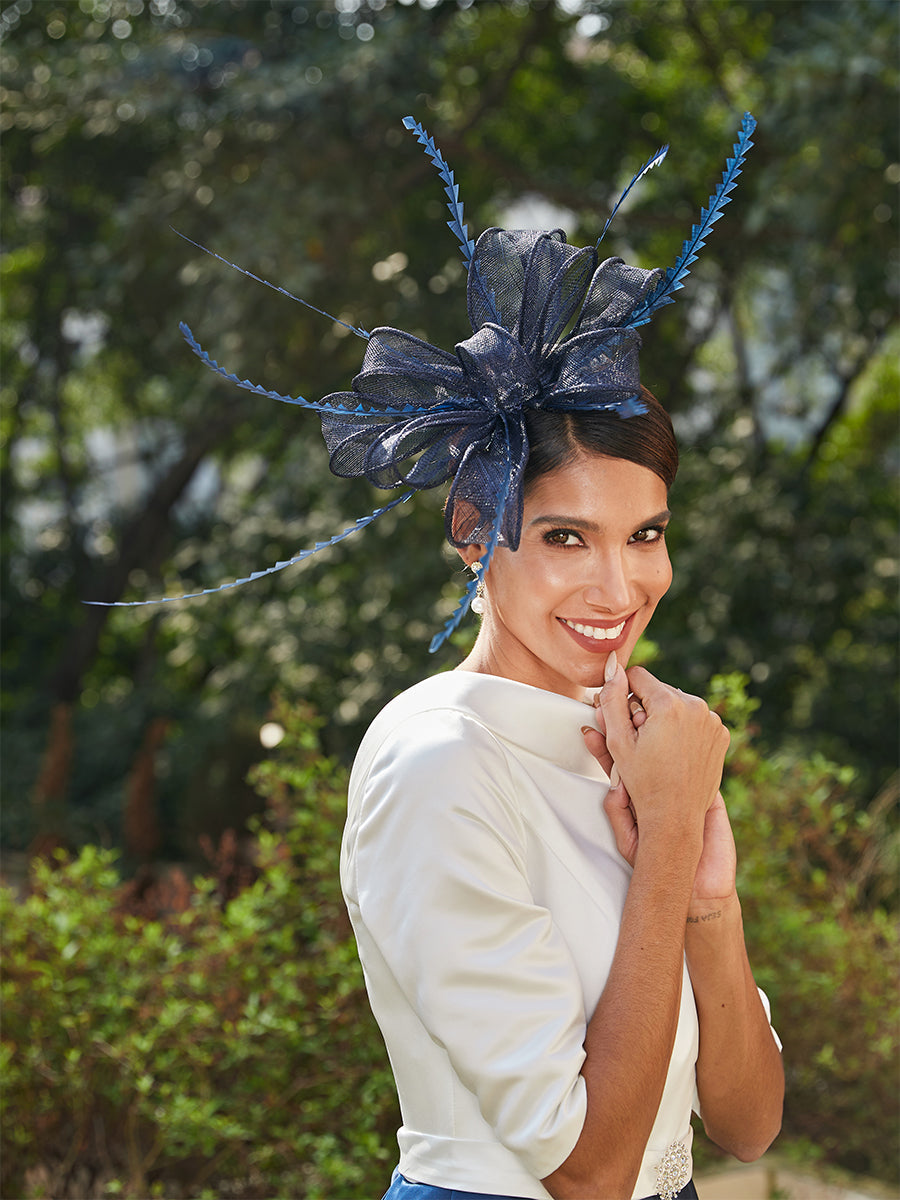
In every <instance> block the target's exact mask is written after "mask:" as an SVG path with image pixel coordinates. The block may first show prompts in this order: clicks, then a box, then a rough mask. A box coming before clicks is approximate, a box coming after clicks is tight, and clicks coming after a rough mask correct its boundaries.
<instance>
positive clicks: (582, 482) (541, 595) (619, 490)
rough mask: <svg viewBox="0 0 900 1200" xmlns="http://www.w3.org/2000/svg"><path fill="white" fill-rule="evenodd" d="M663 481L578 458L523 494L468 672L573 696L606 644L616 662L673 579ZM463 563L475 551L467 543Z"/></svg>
mask: <svg viewBox="0 0 900 1200" xmlns="http://www.w3.org/2000/svg"><path fill="white" fill-rule="evenodd" d="M666 499H667V498H666V485H665V484H664V483H663V481H662V480H661V479H660V478H659V476H658V475H655V474H654V473H653V471H651V470H649V469H648V468H647V467H639V466H637V464H635V463H631V462H626V461H625V460H624V459H620V458H606V457H603V456H600V455H594V454H588V453H582V454H580V455H579V456H578V458H576V459H575V460H574V461H573V462H571V463H569V464H567V465H566V466H564V467H561V468H559V470H557V471H553V472H550V473H549V474H547V475H543V476H540V477H539V478H538V479H537V480H536V481H535V482H534V483H533V485H532V486H531V488H530V489H529V491H528V493H527V494H526V497H525V511H524V518H523V522H522V535H521V540H520V542H519V548H518V550H516V551H511V550H507V549H504V548H502V547H501V548H498V549H497V550H496V551H495V553H494V557H493V560H492V562H491V565H490V568H489V569H488V573H487V577H486V579H485V589H486V604H485V612H484V617H483V622H482V628H481V631H480V633H479V636H478V641H477V643H476V646H475V649H474V650H473V652H472V655H471V656H470V657H469V659H467V661H466V664H465V666H466V667H467V668H469V669H473V670H480V671H487V672H489V673H490V674H495V675H502V676H504V677H506V678H509V679H516V680H518V681H519V682H520V683H528V684H531V685H532V686H534V687H541V688H545V689H546V690H548V691H551V692H558V693H560V694H562V695H566V696H572V697H575V698H577V699H582V698H583V691H584V689H585V688H596V687H599V686H600V685H601V684H602V683H603V669H604V666H605V664H606V659H607V657H608V655H609V652H610V651H611V650H615V652H616V657H617V658H618V660H619V662H620V663H622V664H623V665H625V664H627V662H628V659H629V656H630V655H631V653H632V651H633V650H634V646H635V643H636V642H637V640H638V638H639V637H640V635H641V634H642V633H643V631H644V630H645V629H646V628H647V624H648V622H649V620H650V618H651V617H652V615H653V612H654V610H655V609H656V606H657V604H658V603H659V601H660V600H661V598H662V597H663V596H664V595H665V593H666V591H667V590H668V588H669V584H670V583H671V582H672V567H671V564H670V562H669V555H668V551H667V550H666V542H665V528H666V525H667V523H668V520H669V512H668V509H667V504H666ZM466 549H467V553H466V554H465V555H464V557H465V558H466V561H467V562H471V561H474V560H476V559H477V557H478V554H479V552H481V550H482V549H483V548H480V547H475V546H471V547H467V548H466Z"/></svg>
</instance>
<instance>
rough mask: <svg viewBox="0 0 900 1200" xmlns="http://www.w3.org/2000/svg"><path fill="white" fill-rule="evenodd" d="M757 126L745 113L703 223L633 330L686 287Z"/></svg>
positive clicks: (634, 319)
mask: <svg viewBox="0 0 900 1200" xmlns="http://www.w3.org/2000/svg"><path fill="white" fill-rule="evenodd" d="M755 128H756V121H755V120H754V118H753V117H752V116H751V115H750V113H744V119H743V120H742V121H741V131H740V134H739V136H738V140H737V141H736V142H735V143H734V146H733V148H732V150H733V154H732V157H731V158H729V159H727V160H726V163H725V170H724V171H723V172H722V182H721V183H720V184H719V186H718V188H717V189H716V191H715V192H714V193H713V195H712V196H710V198H709V200H708V201H707V207H706V208H703V209H701V211H700V221H699V224H697V225H694V226H693V227H692V229H691V236H690V237H689V238H687V239H686V240H685V242H684V244H683V245H682V247H681V254H680V255H679V256H678V259H677V261H676V262H675V265H674V266H672V267H669V268H667V270H666V274H665V277H664V278H663V279H661V280H660V282H659V284H658V285H657V287H656V288H655V289H654V291H653V292H652V293H651V294H650V295H649V296H648V297H647V299H646V300H644V301H643V303H642V304H640V305H638V307H637V308H636V309H635V310H634V312H633V313H632V314H631V317H630V319H629V321H628V325H627V327H628V328H630V329H633V328H635V327H636V326H638V325H645V324H646V323H647V321H649V320H650V317H651V316H652V314H653V313H654V312H655V311H656V310H657V309H658V308H661V307H662V306H663V305H665V304H672V303H674V298H673V296H672V293H673V292H677V291H678V290H679V289H680V288H682V287H684V284H683V282H682V280H683V279H684V278H685V277H686V276H687V275H689V274H690V267H691V265H692V264H693V263H695V262H696V261H697V256H698V253H699V251H700V250H702V248H703V246H704V245H705V243H706V238H707V237H708V236H709V234H710V232H711V230H712V227H713V225H715V223H716V221H718V220H719V218H720V217H721V216H722V210H723V209H724V207H725V205H726V204H728V203H729V202H730V200H731V197H730V195H729V192H731V191H732V189H733V188H734V185H735V183H736V182H737V178H738V176H739V175H740V173H741V167H742V166H743V164H744V158H745V156H746V153H747V151H748V150H749V149H750V147H751V146H752V145H753V142H752V140H751V136H750V135H751V134H752V133H753V130H754V129H755Z"/></svg>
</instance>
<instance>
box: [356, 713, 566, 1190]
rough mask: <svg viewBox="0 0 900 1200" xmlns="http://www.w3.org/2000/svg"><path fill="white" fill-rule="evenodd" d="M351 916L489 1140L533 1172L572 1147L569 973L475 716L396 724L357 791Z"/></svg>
mask: <svg viewBox="0 0 900 1200" xmlns="http://www.w3.org/2000/svg"><path fill="white" fill-rule="evenodd" d="M354 804H355V806H356V812H355V816H354V822H355V828H354V839H353V841H354V844H353V853H352V856H351V863H352V865H351V879H350V889H351V891H352V892H353V893H355V899H356V903H358V906H359V912H360V916H361V920H362V922H363V924H364V925H365V928H366V930H367V933H368V935H369V936H370V937H371V938H372V939H373V940H374V941H375V943H376V944H377V946H378V950H379V953H380V955H381V956H382V958H383V960H384V962H385V964H386V965H387V967H388V969H389V970H390V972H391V973H392V975H393V977H394V979H395V980H396V982H397V985H398V986H399V988H400V989H401V991H402V992H403V994H404V996H405V997H406V1000H407V1002H408V1003H409V1005H410V1006H411V1007H412V1008H413V1010H414V1011H415V1013H416V1015H417V1017H418V1019H419V1021H420V1022H421V1023H422V1024H423V1025H424V1026H425V1028H426V1029H427V1030H428V1033H429V1035H430V1037H431V1038H432V1039H433V1040H434V1041H435V1042H436V1043H437V1044H438V1045H439V1046H441V1047H443V1048H444V1050H445V1052H446V1054H447V1056H448V1058H449V1060H450V1063H451V1065H452V1068H453V1070H454V1072H455V1073H456V1075H457V1077H458V1079H459V1080H460V1082H461V1083H462V1084H463V1085H464V1086H465V1087H466V1088H467V1089H469V1090H470V1091H471V1092H472V1093H473V1094H474V1095H475V1096H476V1097H477V1100H478V1104H479V1107H480V1110H481V1112H482V1114H483V1116H484V1118H485V1120H486V1121H487V1122H488V1124H489V1125H490V1126H491V1128H492V1129H493V1131H494V1133H495V1136H496V1137H497V1139H498V1140H499V1141H500V1142H501V1143H502V1144H503V1145H504V1146H506V1147H507V1148H508V1149H509V1150H510V1151H512V1152H513V1153H514V1154H515V1155H516V1156H517V1157H518V1159H519V1161H520V1162H521V1163H522V1164H523V1166H524V1167H525V1169H526V1170H528V1171H530V1172H531V1173H532V1174H533V1175H534V1176H535V1178H536V1179H541V1178H544V1177H546V1176H547V1175H549V1174H550V1173H551V1172H552V1171H554V1170H556V1168H557V1167H559V1166H560V1165H561V1163H562V1162H564V1161H565V1159H566V1158H567V1157H568V1155H569V1154H570V1153H571V1151H572V1149H573V1147H574V1145H575V1143H576V1141H577V1139H578V1136H579V1134H580V1133H581V1129H582V1127H583V1124H584V1117H585V1112H586V1105H587V1098H586V1091H585V1086H584V1081H583V1079H582V1077H581V1075H580V1071H581V1067H582V1064H583V1061H584V1048H583V1044H584V1036H585V1029H586V1015H585V1012H584V1002H583V996H582V990H581V987H580V985H579V979H578V972H577V969H576V966H575V964H574V962H573V960H572V957H571V954H570V952H569V949H568V947H567V945H566V943H565V940H564V939H563V937H562V936H561V934H560V933H559V930H558V929H557V928H556V927H555V925H554V922H553V920H552V918H551V916H550V913H549V912H548V910H547V909H546V908H545V907H542V906H541V905H540V904H538V903H536V902H535V899H534V897H533V895H532V892H531V889H530V887H529V883H528V875H527V859H528V831H527V828H526V826H525V824H524V822H523V820H522V816H521V813H520V810H519V807H518V805H517V801H516V793H515V787H514V781H513V776H512V774H511V767H510V763H509V761H508V758H507V754H506V752H505V750H504V748H503V746H502V745H501V744H500V743H499V742H498V741H497V740H496V739H495V738H494V737H493V735H492V734H491V733H490V732H489V731H488V730H487V729H485V727H484V726H483V725H481V724H480V723H479V722H478V721H477V720H474V719H473V718H471V717H468V716H466V715H464V714H461V713H459V712H456V711H452V710H447V709H445V710H431V711H427V712H424V713H420V714H418V715H416V716H413V717H411V718H409V719H407V720H406V721H404V722H403V723H402V725H401V726H400V727H399V728H397V729H395V730H394V731H393V732H392V733H391V734H390V735H389V737H388V739H387V740H386V741H385V742H383V743H382V744H381V746H380V747H379V749H378V750H377V751H376V753H375V755H374V757H373V758H372V760H371V763H370V766H369V769H368V771H367V773H366V776H365V779H364V780H363V781H362V783H361V784H360V785H359V794H358V796H357V797H356V798H355V800H354Z"/></svg>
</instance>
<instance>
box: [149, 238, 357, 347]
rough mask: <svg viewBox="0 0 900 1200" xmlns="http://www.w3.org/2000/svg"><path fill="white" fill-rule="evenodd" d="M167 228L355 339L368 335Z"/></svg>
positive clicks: (191, 239) (227, 265)
mask: <svg viewBox="0 0 900 1200" xmlns="http://www.w3.org/2000/svg"><path fill="white" fill-rule="evenodd" d="M169 228H170V229H171V230H172V232H173V233H177V234H178V236H179V237H180V238H182V239H183V240H184V241H186V242H189V243H190V244H191V245H192V246H196V247H197V249H198V250H202V251H203V253H204V254H209V255H210V256H211V257H212V258H217V259H218V260H219V262H220V263H224V264H225V266H226V267H233V268H234V270H235V271H240V273H241V274H242V275H246V276H247V278H248V279H255V280H256V282H257V283H262V284H264V285H265V286H266V287H267V288H271V289H272V291H273V292H280V293H281V294H282V296H287V297H288V299H289V300H296V301H297V303H298V304H302V305H304V306H305V307H306V308H311V309H312V311H313V312H317V313H318V314H319V316H322V317H327V318H328V320H329V321H334V323H335V324H336V325H343V326H344V328H345V329H349V330H350V332H351V333H355V334H356V335H357V337H361V338H368V337H369V334H368V333H367V332H366V330H365V329H357V327H356V326H355V325H348V324H347V322H346V321H341V320H340V319H339V318H338V317H333V316H332V315H331V313H327V312H325V310H324V309H322V308H316V306H315V305H314V304H310V303H309V301H308V300H301V299H300V297H299V296H295V295H294V293H293V292H289V291H287V289H286V288H283V287H278V285H277V284H274V283H269V281H268V279H260V277H259V276H258V275H254V274H253V272H252V271H245V270H244V268H243V267H239V266H238V265H237V263H233V262H229V261H228V259H227V258H223V257H222V255H221V254H216V252H215V250H209V249H207V247H206V246H201V245H200V243H199V242H195V241H194V239H193V238H189V237H187V236H186V234H183V233H178V230H177V229H174V228H173V227H172V226H171V225H170V226H169Z"/></svg>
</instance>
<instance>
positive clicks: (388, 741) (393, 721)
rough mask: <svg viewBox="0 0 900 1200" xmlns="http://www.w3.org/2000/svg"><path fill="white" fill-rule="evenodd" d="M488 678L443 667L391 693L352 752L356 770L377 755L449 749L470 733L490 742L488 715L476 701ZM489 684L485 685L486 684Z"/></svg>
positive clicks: (404, 754)
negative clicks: (354, 756)
mask: <svg viewBox="0 0 900 1200" xmlns="http://www.w3.org/2000/svg"><path fill="white" fill-rule="evenodd" d="M487 679H488V677H487V676H484V675H475V674H473V673H471V672H465V671H445V672H443V673H442V674H440V675H433V676H431V677H430V678H428V679H423V680H421V682H419V683H417V684H414V685H413V686H412V687H410V688H407V689H406V691H404V692H401V693H400V694H399V695H398V696H395V697H394V699H393V700H391V701H390V702H389V703H388V704H387V705H386V706H385V707H384V708H383V709H382V710H381V712H380V713H379V714H378V716H377V717H376V718H375V720H374V721H373V722H372V724H371V725H370V726H369V728H368V730H367V731H366V735H365V737H364V738H363V740H362V743H361V745H360V747H359V751H358V753H357V756H356V766H355V768H354V769H355V770H357V769H358V768H359V767H360V766H362V765H363V764H366V763H371V761H372V760H373V759H374V758H375V757H376V756H377V755H378V754H379V753H383V752H385V750H386V748H387V752H389V753H390V754H391V755H392V757H394V758H395V759H396V757H397V756H406V755H412V756H415V757H420V756H421V754H422V752H423V750H425V749H426V748H428V749H430V750H431V751H432V753H433V751H434V749H435V747H436V746H439V747H445V748H447V749H448V750H452V747H453V746H454V745H457V744H462V743H463V742H468V743H469V744H471V739H472V738H473V736H474V737H476V738H478V740H482V739H481V738H480V737H479V733H480V732H482V731H483V733H484V735H486V740H491V736H490V726H491V721H490V717H489V715H487V714H485V713H484V712H483V711H482V709H483V705H481V704H480V703H479V694H480V693H483V692H484V690H485V687H484V681H485V680H487ZM488 686H489V685H488Z"/></svg>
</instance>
